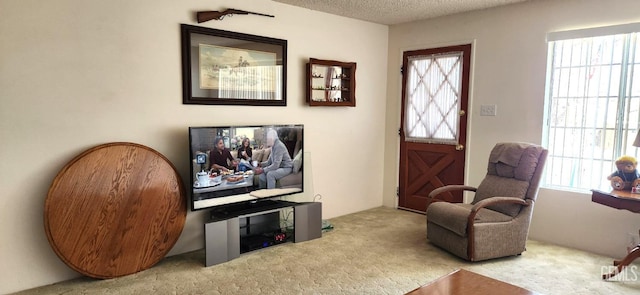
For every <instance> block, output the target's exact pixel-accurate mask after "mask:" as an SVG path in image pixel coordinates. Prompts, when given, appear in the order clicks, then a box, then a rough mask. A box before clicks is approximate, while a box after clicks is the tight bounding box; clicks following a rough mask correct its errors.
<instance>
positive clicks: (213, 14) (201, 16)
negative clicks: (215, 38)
mask: <svg viewBox="0 0 640 295" xmlns="http://www.w3.org/2000/svg"><path fill="white" fill-rule="evenodd" d="M234 14H255V15H261V16H268V17H275V16H273V15H269V14H262V13H257V12H251V11H246V10H239V9H233V8H229V9H227V10H225V11H198V12H197V14H196V18H197V19H198V23H203V22H206V21H210V20H212V19H215V20H222V19H223V18H224V17H225V16H227V15H228V16H233V15H234Z"/></svg>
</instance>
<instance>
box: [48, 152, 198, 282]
mask: <svg viewBox="0 0 640 295" xmlns="http://www.w3.org/2000/svg"><path fill="white" fill-rule="evenodd" d="M186 205H187V204H186V197H185V190H184V186H183V184H182V181H181V180H180V176H179V174H178V173H177V172H176V169H175V167H174V166H173V165H172V164H171V162H169V161H168V160H167V159H166V158H165V157H164V156H163V155H161V154H160V153H158V152H157V151H155V150H153V149H151V148H149V147H145V146H142V145H139V144H135V143H123V142H120V143H108V144H103V145H99V146H96V147H94V148H91V149H89V150H87V151H85V152H83V153H82V154H80V155H78V156H77V157H75V158H74V159H73V160H71V161H70V162H69V163H68V164H67V165H66V166H65V167H64V168H63V169H62V170H61V171H60V172H59V173H58V175H57V176H56V178H55V179H54V180H53V183H52V185H51V187H50V188H49V193H48V195H47V198H46V201H45V206H44V225H45V231H46V234H47V238H48V239H49V243H50V244H51V247H52V248H53V250H54V251H55V253H56V254H57V255H58V257H60V259H62V260H63V261H64V262H65V263H66V264H67V265H68V266H69V267H71V268H73V269H74V270H76V271H78V272H80V273H82V274H84V275H86V276H90V277H94V278H114V277H119V276H124V275H128V274H132V273H135V272H138V271H141V270H145V269H147V268H149V267H151V266H153V265H154V264H156V263H157V262H159V261H160V260H161V259H162V258H164V256H165V255H166V254H167V252H169V250H171V248H172V247H173V245H174V244H175V243H176V241H177V240H178V237H179V236H180V233H181V232H182V229H183V227H184V223H185V219H186V214H187V208H186Z"/></svg>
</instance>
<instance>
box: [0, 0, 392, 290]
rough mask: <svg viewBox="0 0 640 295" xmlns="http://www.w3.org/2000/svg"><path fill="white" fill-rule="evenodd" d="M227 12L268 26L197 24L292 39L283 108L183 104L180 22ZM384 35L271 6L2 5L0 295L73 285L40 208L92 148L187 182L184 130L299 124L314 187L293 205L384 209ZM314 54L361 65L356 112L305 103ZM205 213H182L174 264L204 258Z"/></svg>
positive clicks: (70, 1)
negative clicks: (131, 151) (124, 148)
mask: <svg viewBox="0 0 640 295" xmlns="http://www.w3.org/2000/svg"><path fill="white" fill-rule="evenodd" d="M229 7H233V8H237V9H244V10H249V11H256V12H261V13H266V14H273V15H275V18H267V17H260V16H255V15H238V16H233V17H229V18H225V19H224V20H222V21H210V22H206V23H203V24H200V26H204V27H211V28H216V29H223V30H229V31H236V32H242V33H249V34H255V35H262V36H268V37H273V38H280V39H286V40H288V68H287V70H288V79H287V82H288V87H287V91H288V92H287V94H288V105H287V107H247V106H204V105H183V104H182V86H181V85H182V84H181V83H182V82H181V81H182V80H181V79H182V77H181V59H180V24H181V23H185V24H193V25H198V24H197V23H196V22H195V19H194V15H195V11H198V10H222V9H225V8H229ZM387 36H388V27H387V26H382V25H377V24H372V23H367V22H362V21H357V20H351V19H347V18H342V17H337V16H333V15H329V14H324V13H318V12H314V11H311V10H308V9H300V8H295V7H293V6H289V5H284V4H280V3H276V2H272V1H269V0H233V1H231V0H217V1H216V0H213V1H212V0H188V1H170V0H163V1H151V0H137V1H129V0H110V1H98V0H86V1H80V0H50V1H35V0H0V138H1V142H2V143H1V144H0V145H1V148H0V163H1V164H0V165H1V169H0V192H1V194H0V220H1V221H0V261H2V262H1V263H0V265H2V266H1V267H0V294H4V293H7V292H12V291H17V290H23V289H28V288H32V287H36V286H39V285H45V284H51V283H55V282H58V281H62V280H66V279H69V278H72V277H76V276H78V274H77V273H75V272H74V271H72V270H70V269H69V268H68V267H67V266H66V265H65V264H63V263H62V262H61V261H60V260H59V259H58V257H57V256H56V255H55V254H54V252H53V251H52V249H51V247H50V246H49V243H48V242H47V239H46V236H45V233H44V229H43V218H42V216H43V205H44V200H45V197H46V195H47V190H48V188H49V186H50V184H51V181H52V180H53V178H54V177H55V176H56V174H57V173H58V171H59V170H60V169H61V168H62V167H63V166H64V165H65V164H66V163H67V162H68V161H69V160H71V159H72V158H73V157H74V156H76V155H77V154H79V153H80V152H82V151H84V150H85V149H88V148H90V147H93V146H95V145H98V144H103V143H107V142H113V141H131V142H136V143H140V144H143V145H146V146H149V147H151V148H153V149H156V150H157V151H159V152H160V153H162V154H164V155H165V156H167V158H168V159H169V160H171V162H172V163H173V164H174V165H175V166H176V167H177V169H178V170H179V172H180V174H181V175H182V177H183V179H186V180H188V179H189V176H188V175H189V174H188V173H189V159H188V158H189V148H188V134H187V127H188V126H210V125H217V124H270V123H302V124H305V141H306V142H305V151H306V152H309V154H308V155H309V157H310V159H311V162H312V165H311V171H310V173H308V174H307V175H306V176H307V177H310V179H309V180H311V184H312V185H310V186H309V190H307V192H306V193H305V194H304V195H302V196H300V199H312V198H313V197H314V196H315V195H316V194H320V195H321V196H322V198H321V199H320V201H322V202H323V218H331V217H335V216H340V215H344V214H348V213H353V212H357V211H361V210H365V209H369V208H373V207H378V206H381V205H382V195H381V191H382V176H383V167H382V165H381V164H380V161H378V160H377V159H382V158H383V152H384V150H383V149H382V148H375V147H382V146H383V145H384V135H383V130H384V124H385V122H384V120H383V119H382V118H384V116H385V107H386V105H385V100H386V97H385V93H386V74H387V71H386V66H387V64H386V59H387V46H388V41H387ZM310 57H315V58H320V59H332V60H340V61H348V62H356V63H357V65H358V68H357V86H358V87H357V89H356V94H357V103H358V105H357V107H355V108H346V107H338V108H331V107H313V108H311V107H308V106H307V105H306V104H305V103H304V85H305V84H304V83H305V78H304V76H305V72H304V66H305V63H306V61H307V60H308V59H309V58H310ZM306 168H309V167H306ZM205 216H206V214H205V212H196V213H189V214H188V216H187V223H186V226H185V229H184V231H183V233H182V236H181V237H180V239H179V241H178V243H177V244H176V246H175V247H174V248H173V249H172V251H171V252H170V255H173V254H177V253H182V252H186V251H191V250H195V249H201V248H202V247H203V243H204V238H203V233H202V226H203V220H204V219H205ZM203 263H204V261H203Z"/></svg>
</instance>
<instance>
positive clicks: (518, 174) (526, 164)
mask: <svg viewBox="0 0 640 295" xmlns="http://www.w3.org/2000/svg"><path fill="white" fill-rule="evenodd" d="M542 151H543V148H542V147H541V146H539V145H531V144H525V143H499V144H496V146H495V147H494V148H493V150H491V154H490V155H489V166H488V168H487V174H489V175H497V176H502V177H508V178H516V179H518V180H524V181H529V180H531V178H532V177H533V173H534V172H535V171H536V167H537V166H538V161H539V159H540V155H541V154H542Z"/></svg>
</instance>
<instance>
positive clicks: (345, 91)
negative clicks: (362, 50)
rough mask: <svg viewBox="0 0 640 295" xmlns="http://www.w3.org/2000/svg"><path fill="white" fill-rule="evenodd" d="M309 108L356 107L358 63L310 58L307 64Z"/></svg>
mask: <svg viewBox="0 0 640 295" xmlns="http://www.w3.org/2000/svg"><path fill="white" fill-rule="evenodd" d="M307 102H308V103H309V106H347V107H355V106H356V63H355V62H340V61H334V60H322V59H316V58H310V59H309V63H307Z"/></svg>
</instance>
